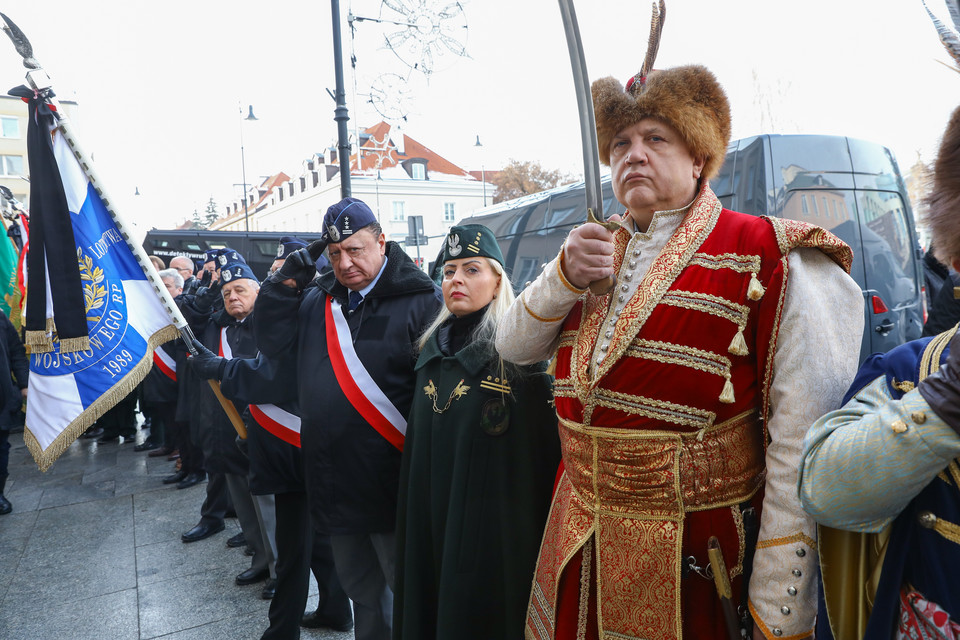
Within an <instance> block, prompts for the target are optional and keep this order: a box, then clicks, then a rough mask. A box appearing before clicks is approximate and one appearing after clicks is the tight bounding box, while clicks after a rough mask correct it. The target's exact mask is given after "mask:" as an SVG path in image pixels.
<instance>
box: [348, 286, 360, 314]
mask: <svg viewBox="0 0 960 640" xmlns="http://www.w3.org/2000/svg"><path fill="white" fill-rule="evenodd" d="M361 300H363V296H362V295H360V292H359V291H351V292H350V311H353V310H354V309H356V308H357V307H358V306H360V301H361Z"/></svg>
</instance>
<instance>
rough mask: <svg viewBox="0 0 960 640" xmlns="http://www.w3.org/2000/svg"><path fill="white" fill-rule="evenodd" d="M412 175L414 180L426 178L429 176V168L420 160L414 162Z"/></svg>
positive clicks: (411, 167) (411, 168) (411, 170)
mask: <svg viewBox="0 0 960 640" xmlns="http://www.w3.org/2000/svg"><path fill="white" fill-rule="evenodd" d="M410 176H411V177H412V178H413V179H414V180H425V179H426V177H427V170H426V167H424V166H423V165H422V164H420V163H419V162H414V163H413V164H411V165H410Z"/></svg>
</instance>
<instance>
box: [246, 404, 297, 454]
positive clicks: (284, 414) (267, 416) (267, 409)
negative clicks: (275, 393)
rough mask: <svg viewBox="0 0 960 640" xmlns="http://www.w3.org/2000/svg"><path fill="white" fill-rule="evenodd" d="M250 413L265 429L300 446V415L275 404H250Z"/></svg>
mask: <svg viewBox="0 0 960 640" xmlns="http://www.w3.org/2000/svg"><path fill="white" fill-rule="evenodd" d="M250 415H251V417H253V419H254V420H255V421H256V422H257V424H258V425H260V426H261V427H263V428H264V429H265V430H266V431H269V432H270V433H272V434H273V435H275V436H276V437H278V438H280V439H281V440H283V441H284V442H289V443H290V444H292V445H293V446H295V447H297V448H300V416H298V415H294V414H292V413H290V412H289V411H285V410H284V409H281V408H280V407H278V406H277V405H275V404H251V405H250Z"/></svg>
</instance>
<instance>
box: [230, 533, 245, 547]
mask: <svg viewBox="0 0 960 640" xmlns="http://www.w3.org/2000/svg"><path fill="white" fill-rule="evenodd" d="M246 544H247V539H246V538H245V537H244V535H243V531H241V532H240V533H238V534H237V535H235V536H233V537H232V538H230V539H229V540H227V546H228V547H230V548H231V549H236V548H237V547H242V546H245V545H246Z"/></svg>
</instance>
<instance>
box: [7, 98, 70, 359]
mask: <svg viewBox="0 0 960 640" xmlns="http://www.w3.org/2000/svg"><path fill="white" fill-rule="evenodd" d="M9 93H10V95H13V96H18V97H22V98H26V99H27V103H28V104H29V123H28V125H27V157H28V160H29V167H30V238H29V242H30V252H29V254H28V255H27V273H28V289H27V317H26V331H27V344H28V345H30V347H31V350H32V351H33V352H45V351H52V349H53V344H52V343H51V341H50V340H49V339H47V338H46V337H45V334H46V331H47V318H46V310H47V287H46V283H47V280H48V279H49V285H50V294H51V296H52V298H53V312H54V327H55V329H56V333H57V336H58V337H59V340H60V342H61V351H64V352H66V351H75V350H82V349H87V348H88V341H87V336H88V333H87V319H86V309H85V306H84V297H83V286H82V284H81V280H80V268H79V266H78V263H77V242H76V239H75V238H74V235H73V221H72V220H71V219H70V216H71V215H72V214H71V213H70V210H69V208H68V206H67V196H66V193H65V192H64V190H63V183H62V182H61V180H60V171H59V169H58V168H57V160H56V158H55V157H54V154H53V139H52V137H51V135H50V132H51V130H52V129H53V128H54V127H55V126H56V123H57V119H58V117H59V116H58V115H57V113H56V112H55V111H54V110H53V108H51V106H50V104H49V103H48V102H47V97H48V96H49V95H52V93H41V94H38V93H37V92H35V91H33V90H32V89H29V88H27V87H24V86H20V87H16V88H14V89H11V90H10V92H9ZM32 332H39V333H32ZM41 334H42V335H41ZM31 338H32V339H31Z"/></svg>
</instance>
